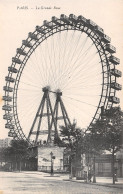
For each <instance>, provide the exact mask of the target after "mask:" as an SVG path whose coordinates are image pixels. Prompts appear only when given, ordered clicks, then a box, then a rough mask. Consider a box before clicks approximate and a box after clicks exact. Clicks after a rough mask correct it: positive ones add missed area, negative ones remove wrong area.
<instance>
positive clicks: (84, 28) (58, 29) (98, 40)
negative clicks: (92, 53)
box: [6, 19, 115, 138]
mask: <svg viewBox="0 0 123 194" xmlns="http://www.w3.org/2000/svg"><path fill="white" fill-rule="evenodd" d="M58 21H59V22H61V19H58ZM49 23H53V22H52V21H51V22H49ZM47 24H48V23H47ZM77 25H78V26H77ZM61 27H62V28H64V29H61ZM40 28H44V31H47V32H46V33H45V34H43V35H42V34H41V33H40V32H39V33H37V31H36V30H35V31H34V32H33V33H32V34H33V35H35V34H36V35H41V36H40V38H39V39H37V40H35V41H34V44H33V46H32V47H31V48H30V49H29V51H28V52H27V53H26V56H25V57H24V59H23V61H22V63H21V65H20V68H19V71H18V73H17V76H16V80H15V85H14V91H13V114H14V119H15V124H16V127H17V129H16V133H18V135H19V136H20V137H22V138H26V137H25V135H24V132H23V130H22V129H21V125H20V121H19V118H18V113H17V90H18V85H19V80H20V78H21V74H22V71H23V69H24V67H25V65H26V63H27V61H28V59H29V58H30V56H31V54H32V53H33V52H34V51H35V49H36V48H37V47H38V46H39V45H40V44H41V43H42V42H43V41H44V40H46V39H47V38H48V37H50V36H52V35H53V34H55V33H58V32H61V31H65V30H78V31H81V32H85V33H86V34H87V35H88V37H89V38H91V40H92V41H93V43H94V45H95V46H96V48H97V50H98V53H99V56H100V59H101V65H102V75H103V83H102V93H101V97H100V101H99V104H98V107H97V110H96V113H95V115H94V117H93V119H92V121H91V123H92V122H93V121H94V120H95V118H96V115H97V114H98V110H99V108H100V105H101V103H102V104H103V105H105V103H106V99H107V97H108V90H109V94H110V87H109V84H110V80H109V79H110V76H109V75H108V76H107V79H106V80H108V81H107V82H106V83H105V78H104V77H105V75H106V72H105V71H104V65H106V67H107V72H108V71H110V65H109V64H108V57H107V54H106V52H105V48H104V45H105V43H104V42H103V41H102V40H101V37H100V35H99V34H97V33H95V31H94V30H93V29H90V28H89V27H88V26H87V25H85V24H84V23H81V22H79V23H77V24H76V25H75V23H74V22H71V23H68V24H67V23H62V25H61V26H59V25H58V24H55V25H54V26H53V28H52V29H50V28H48V27H46V26H44V25H43V26H41V27H40ZM69 28H70V29H69ZM54 30H56V31H54ZM88 30H90V32H88ZM47 34H48V36H46V35H47ZM92 34H93V35H92ZM43 37H44V39H43ZM40 40H41V41H40ZM26 41H28V42H29V43H31V41H32V39H30V37H28V38H27V39H26ZM96 43H97V45H96ZM99 47H100V49H102V50H101V52H100V49H99ZM20 48H21V49H22V50H23V51H24V49H25V48H27V47H26V46H25V45H22V46H21V47H20ZM102 51H103V52H102ZM102 53H103V54H102ZM102 55H103V56H104V58H105V60H106V61H105V62H104V61H103V58H102ZM20 56H21V54H19V53H17V54H16V56H15V58H17V59H19V58H20ZM103 63H105V64H104V65H103ZM11 67H16V63H12V65H11ZM8 75H12V73H10V72H9V74H8ZM9 84H10V83H9ZM9 84H8V83H6V85H9ZM104 85H106V96H105V101H104V102H102V98H103V91H104ZM114 96H115V90H114ZM108 103H109V101H108V102H107V104H106V107H105V108H107V106H108ZM110 104H111V105H112V103H110Z"/></svg>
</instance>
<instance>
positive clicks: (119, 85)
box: [111, 82, 122, 90]
mask: <svg viewBox="0 0 123 194" xmlns="http://www.w3.org/2000/svg"><path fill="white" fill-rule="evenodd" d="M111 88H113V89H115V90H122V85H121V84H118V83H116V82H113V83H111Z"/></svg>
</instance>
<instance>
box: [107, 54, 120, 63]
mask: <svg viewBox="0 0 123 194" xmlns="http://www.w3.org/2000/svg"><path fill="white" fill-rule="evenodd" d="M109 61H110V62H111V63H114V64H115V65H118V64H120V59H119V58H117V57H115V56H113V55H112V56H110V57H109Z"/></svg>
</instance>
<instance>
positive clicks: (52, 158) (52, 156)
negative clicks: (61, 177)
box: [50, 152, 55, 175]
mask: <svg viewBox="0 0 123 194" xmlns="http://www.w3.org/2000/svg"><path fill="white" fill-rule="evenodd" d="M50 155H51V175H53V160H54V159H55V156H54V155H53V153H52V152H50Z"/></svg>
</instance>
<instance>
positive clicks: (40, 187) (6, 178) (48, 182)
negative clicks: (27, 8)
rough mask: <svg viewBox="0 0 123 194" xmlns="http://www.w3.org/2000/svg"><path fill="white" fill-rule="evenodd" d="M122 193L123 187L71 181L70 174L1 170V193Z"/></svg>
mask: <svg viewBox="0 0 123 194" xmlns="http://www.w3.org/2000/svg"><path fill="white" fill-rule="evenodd" d="M31 193H34V194H91V193H92V194H120V193H122V189H121V188H114V187H107V186H101V185H97V184H93V183H91V184H87V183H84V182H77V181H75V182H74V180H73V181H69V177H68V175H54V176H50V174H45V173H42V172H0V194H31Z"/></svg>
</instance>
